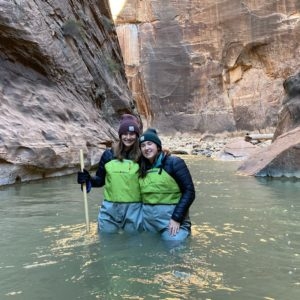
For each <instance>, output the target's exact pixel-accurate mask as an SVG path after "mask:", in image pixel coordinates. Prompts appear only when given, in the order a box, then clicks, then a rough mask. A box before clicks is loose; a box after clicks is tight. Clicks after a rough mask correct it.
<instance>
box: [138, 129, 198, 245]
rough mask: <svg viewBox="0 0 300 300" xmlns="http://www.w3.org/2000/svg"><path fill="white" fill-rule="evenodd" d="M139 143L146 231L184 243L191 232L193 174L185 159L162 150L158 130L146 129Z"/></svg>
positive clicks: (193, 192)
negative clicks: (189, 214)
mask: <svg viewBox="0 0 300 300" xmlns="http://www.w3.org/2000/svg"><path fill="white" fill-rule="evenodd" d="M139 141H140V148H141V152H142V157H141V161H140V171H139V173H140V178H139V183H140V189H141V196H142V202H143V227H144V230H146V231H150V232H158V233H160V234H161V237H162V239H164V240H173V241H183V240H185V239H186V238H187V237H188V236H189V235H190V232H191V222H190V219H189V216H188V211H189V207H190V206H191V204H192V203H193V201H194V199H195V188H194V184H193V181H192V177H191V174H190V172H189V170H188V168H187V166H186V164H185V162H184V160H183V159H181V158H179V157H177V156H171V155H169V154H167V153H166V152H164V151H162V146H161V140H160V139H159V137H158V136H157V133H156V130H155V129H152V128H149V129H148V130H146V131H145V132H144V133H143V135H142V136H141V137H140V139H139Z"/></svg>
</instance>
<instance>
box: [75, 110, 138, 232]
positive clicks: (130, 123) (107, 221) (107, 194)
mask: <svg viewBox="0 0 300 300" xmlns="http://www.w3.org/2000/svg"><path fill="white" fill-rule="evenodd" d="M118 133H119V137H120V140H119V142H118V143H117V144H116V145H115V146H114V147H113V148H112V149H107V150H105V151H104V153H103V154H102V156H101V159H100V162H99V165H98V169H97V172H96V176H91V175H90V174H89V172H88V171H86V170H84V171H83V172H78V177H77V182H78V183H79V184H83V183H86V187H87V192H89V191H90V190H91V188H92V187H102V186H104V200H103V202H102V204H101V207H100V209H99V213H98V228H99V231H100V232H106V233H117V232H118V231H119V230H120V229H123V230H124V231H126V232H135V231H139V230H140V229H141V222H142V220H141V206H142V204H141V196H140V188H139V183H138V170H139V165H138V160H139V158H140V153H141V152H140V149H139V141H138V137H139V134H140V126H139V122H138V119H137V118H136V117H134V116H132V115H129V114H125V115H123V116H122V119H121V121H120V126H119V130H118Z"/></svg>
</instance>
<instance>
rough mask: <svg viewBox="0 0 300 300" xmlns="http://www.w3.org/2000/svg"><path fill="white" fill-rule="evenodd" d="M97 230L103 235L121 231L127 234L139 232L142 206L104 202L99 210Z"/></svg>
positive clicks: (138, 204) (139, 204)
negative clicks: (103, 233)
mask: <svg viewBox="0 0 300 300" xmlns="http://www.w3.org/2000/svg"><path fill="white" fill-rule="evenodd" d="M98 229H99V231H100V232H105V233H117V232H118V231H119V230H121V229H123V230H124V231H126V232H128V233H134V232H138V231H141V230H142V204H141V203H114V202H109V201H106V200H104V201H103V202H102V205H101V207H100V208H99V213H98Z"/></svg>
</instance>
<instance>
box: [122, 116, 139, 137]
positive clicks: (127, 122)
mask: <svg viewBox="0 0 300 300" xmlns="http://www.w3.org/2000/svg"><path fill="white" fill-rule="evenodd" d="M128 131H129V132H135V133H136V134H137V135H138V136H139V135H140V127H139V121H138V119H137V118H136V117H135V116H133V115H129V114H124V115H122V116H121V120H120V125H119V131H118V134H119V136H121V135H122V134H126V133H127V132H128Z"/></svg>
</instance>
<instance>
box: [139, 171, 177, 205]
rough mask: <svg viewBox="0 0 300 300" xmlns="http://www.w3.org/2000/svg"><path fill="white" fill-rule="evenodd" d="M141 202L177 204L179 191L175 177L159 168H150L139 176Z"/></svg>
mask: <svg viewBox="0 0 300 300" xmlns="http://www.w3.org/2000/svg"><path fill="white" fill-rule="evenodd" d="M139 183H140V189H141V196H142V202H143V203H145V204H177V203H178V202H179V200H180V197H181V191H180V189H179V186H178V184H177V183H176V181H175V179H174V178H173V177H172V176H170V175H169V174H168V173H167V172H166V171H165V170H163V169H161V168H152V169H150V170H149V171H148V172H147V175H146V176H145V177H144V178H139Z"/></svg>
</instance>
